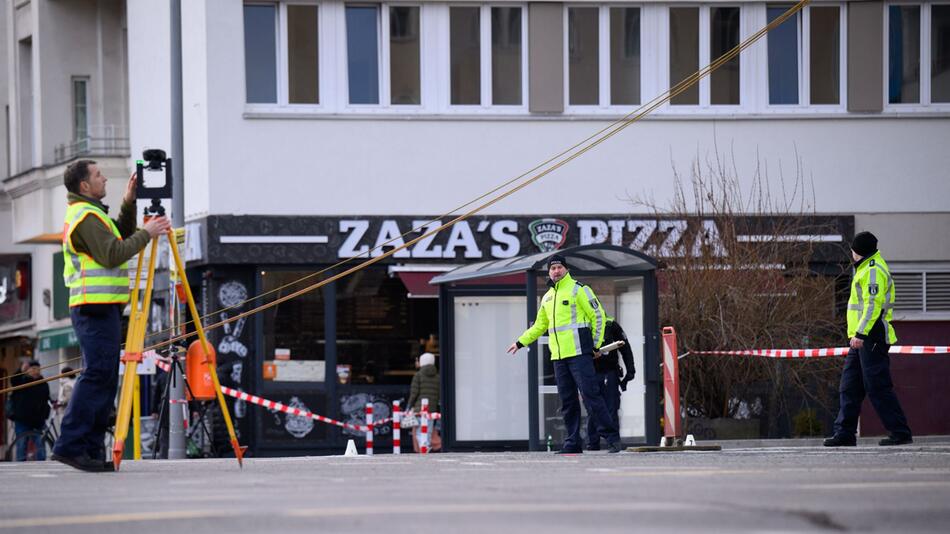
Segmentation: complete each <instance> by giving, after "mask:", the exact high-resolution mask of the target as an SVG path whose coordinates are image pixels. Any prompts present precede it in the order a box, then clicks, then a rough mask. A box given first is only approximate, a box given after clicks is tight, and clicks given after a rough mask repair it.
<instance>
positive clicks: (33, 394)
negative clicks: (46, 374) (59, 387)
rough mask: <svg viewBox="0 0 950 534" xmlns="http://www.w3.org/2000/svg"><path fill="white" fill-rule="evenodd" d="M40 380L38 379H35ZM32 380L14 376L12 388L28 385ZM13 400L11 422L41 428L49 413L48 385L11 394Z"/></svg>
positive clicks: (39, 385)
mask: <svg viewBox="0 0 950 534" xmlns="http://www.w3.org/2000/svg"><path fill="white" fill-rule="evenodd" d="M36 380H40V379H36ZM33 381H34V379H33V378H30V377H29V376H27V375H20V376H14V377H13V378H12V379H11V380H10V382H11V384H12V385H13V386H19V385H22V384H28V383H30V382H33ZM11 398H12V399H13V418H12V419H13V420H14V421H16V422H17V423H23V424H25V425H28V426H29V427H31V428H43V426H44V425H45V424H46V418H48V417H49V412H50V405H49V401H50V396H49V384H47V383H45V382H44V383H42V384H37V385H35V386H30V387H28V388H25V389H21V390H18V391H14V392H13V393H11Z"/></svg>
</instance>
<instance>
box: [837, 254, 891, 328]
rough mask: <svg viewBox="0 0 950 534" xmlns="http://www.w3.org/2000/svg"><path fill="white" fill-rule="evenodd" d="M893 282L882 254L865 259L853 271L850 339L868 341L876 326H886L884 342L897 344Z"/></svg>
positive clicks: (849, 305) (849, 313) (849, 322)
mask: <svg viewBox="0 0 950 534" xmlns="http://www.w3.org/2000/svg"><path fill="white" fill-rule="evenodd" d="M894 297H895V292H894V280H893V279H892V278H891V272H890V270H888V268H887V262H885V261H884V258H882V257H881V253H880V252H875V253H874V255H872V256H869V257H867V258H864V259H863V260H862V261H861V263H859V264H858V265H857V267H856V268H855V271H854V279H853V280H852V281H851V296H850V297H849V298H848V337H856V336H857V337H861V338H866V337H868V335H870V334H871V330H872V328H874V325H875V323H876V322H877V321H878V320H880V321H881V322H882V323H883V334H884V339H881V340H880V341H884V342H886V343H887V344H889V345H893V344H894V343H896V342H897V334H896V333H895V332H894V327H893V326H892V325H891V320H892V317H893V308H894Z"/></svg>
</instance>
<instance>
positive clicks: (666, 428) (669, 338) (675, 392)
mask: <svg viewBox="0 0 950 534" xmlns="http://www.w3.org/2000/svg"><path fill="white" fill-rule="evenodd" d="M663 412H664V414H663V436H664V438H670V439H671V441H672V440H675V439H676V438H677V437H680V436H682V435H683V427H682V422H681V420H680V368H679V358H678V357H677V351H676V330H674V329H673V327H672V326H665V327H663Z"/></svg>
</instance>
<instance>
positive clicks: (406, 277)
mask: <svg viewBox="0 0 950 534" xmlns="http://www.w3.org/2000/svg"><path fill="white" fill-rule="evenodd" d="M396 274H397V275H399V279H400V280H402V283H403V285H405V286H406V291H408V292H409V298H411V299H413V298H436V297H438V296H439V286H434V285H431V284H429V281H431V280H432V277H434V276H435V275H437V274H442V273H438V272H431V271H430V272H397V273H396Z"/></svg>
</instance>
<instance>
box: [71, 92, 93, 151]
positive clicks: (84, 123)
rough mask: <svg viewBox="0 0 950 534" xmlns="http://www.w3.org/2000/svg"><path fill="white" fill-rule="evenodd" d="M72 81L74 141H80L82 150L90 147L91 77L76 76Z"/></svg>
mask: <svg viewBox="0 0 950 534" xmlns="http://www.w3.org/2000/svg"><path fill="white" fill-rule="evenodd" d="M72 82H73V141H77V142H79V143H80V144H81V145H82V146H80V147H79V149H80V150H82V149H86V148H88V142H89V91H88V88H89V78H86V77H74V78H73V80H72Z"/></svg>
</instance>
